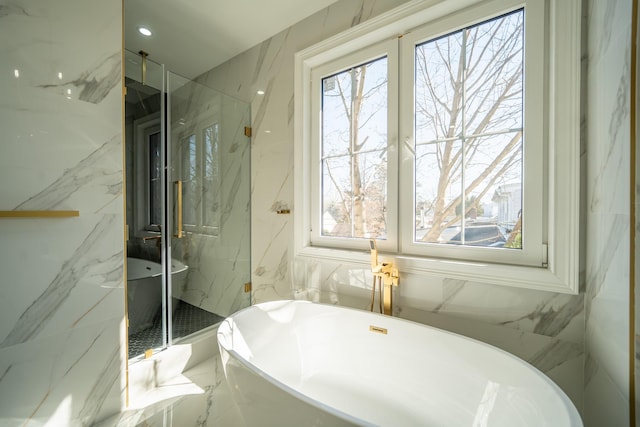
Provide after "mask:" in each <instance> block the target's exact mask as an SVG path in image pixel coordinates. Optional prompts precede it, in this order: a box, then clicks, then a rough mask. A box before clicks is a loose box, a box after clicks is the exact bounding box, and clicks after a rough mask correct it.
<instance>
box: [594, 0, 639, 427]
mask: <svg viewBox="0 0 640 427" xmlns="http://www.w3.org/2000/svg"><path fill="white" fill-rule="evenodd" d="M631 5H632V1H631V0H618V1H610V2H601V1H599V0H590V1H588V2H587V6H586V10H587V19H586V26H587V34H588V35H587V37H586V38H587V55H586V60H587V66H586V68H587V73H586V76H585V77H586V78H585V80H586V81H585V85H586V98H587V103H586V104H587V108H586V126H585V127H586V134H587V138H586V152H587V162H586V170H587V183H586V197H585V199H586V200H585V208H586V213H587V221H586V227H587V253H586V258H587V259H586V298H585V317H586V332H585V356H586V360H585V405H584V414H585V419H586V420H587V423H586V424H587V426H600V425H608V426H626V425H629V421H630V420H629V375H630V373H629V368H628V366H629V237H628V236H629V233H630V216H629V191H630V188H629V177H630V175H629V172H630V167H629V120H630V115H629V114H630V108H629V107H630V59H631V56H630V55H631V49H630V48H631V18H630V17H631Z"/></svg>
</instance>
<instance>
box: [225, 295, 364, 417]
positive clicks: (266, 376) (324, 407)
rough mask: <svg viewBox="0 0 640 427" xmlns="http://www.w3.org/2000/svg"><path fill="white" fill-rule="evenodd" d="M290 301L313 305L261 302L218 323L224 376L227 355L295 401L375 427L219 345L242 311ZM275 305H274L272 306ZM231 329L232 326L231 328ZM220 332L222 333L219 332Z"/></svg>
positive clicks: (244, 309)
mask: <svg viewBox="0 0 640 427" xmlns="http://www.w3.org/2000/svg"><path fill="white" fill-rule="evenodd" d="M292 301H298V302H301V303H303V302H304V303H309V304H315V303H313V302H311V301H303V300H277V301H268V302H263V303H258V304H253V305H250V306H249V307H245V308H243V309H242V310H239V311H237V312H235V313H233V314H232V315H230V316H228V317H227V318H225V319H224V320H222V321H221V322H220V324H219V325H218V330H217V332H216V339H217V342H218V348H219V352H220V355H221V357H222V358H223V360H222V361H223V363H222V367H223V369H224V371H225V376H226V373H227V367H226V361H225V360H224V356H223V354H224V353H225V352H226V353H229V354H230V355H232V356H233V359H234V361H236V362H238V363H240V364H241V365H242V366H243V367H244V368H246V369H248V370H249V371H251V372H252V373H254V374H255V375H258V376H259V377H261V378H262V379H264V380H266V381H268V382H269V383H270V384H272V385H273V386H274V387H277V388H279V389H280V390H283V391H284V392H286V393H288V394H290V395H292V396H293V397H295V398H296V399H300V400H302V401H303V402H305V403H307V404H309V405H311V406H313V407H315V408H317V409H320V410H322V411H325V412H328V413H329V414H331V415H333V416H335V417H337V418H340V419H342V420H344V421H347V422H350V423H353V424H354V425H359V426H366V427H376V424H373V423H370V422H368V421H365V420H362V419H360V418H357V417H354V416H353V415H350V414H348V413H346V412H344V411H341V410H339V409H336V408H334V407H333V406H329V405H327V404H326V403H323V402H320V401H318V400H316V399H312V398H311V397H309V396H307V395H306V394H303V393H301V392H299V391H297V390H296V389H294V388H293V387H290V386H289V385H287V384H285V383H283V382H282V381H279V380H277V379H276V378H274V377H273V376H271V375H269V374H268V373H267V372H265V371H263V370H262V369H260V368H258V367H257V366H255V365H253V364H252V363H250V362H249V361H247V360H246V359H245V358H244V357H241V356H240V354H239V353H238V352H236V351H235V350H230V349H228V348H226V347H225V346H224V345H223V344H221V342H220V341H221V339H220V337H221V336H222V335H221V333H224V331H225V328H227V327H230V326H229V324H230V323H231V322H230V321H229V320H230V319H231V318H232V317H233V316H235V315H237V314H240V313H242V312H244V311H247V310H249V309H251V308H254V307H256V306H264V305H271V304H273V303H277V302H292ZM273 305H275V304H273ZM321 305H329V304H321ZM231 327H232V326H231ZM221 331H222V332H221Z"/></svg>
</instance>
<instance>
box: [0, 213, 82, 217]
mask: <svg viewBox="0 0 640 427" xmlns="http://www.w3.org/2000/svg"><path fill="white" fill-rule="evenodd" d="M74 216H80V212H79V211H0V218H71V217H74Z"/></svg>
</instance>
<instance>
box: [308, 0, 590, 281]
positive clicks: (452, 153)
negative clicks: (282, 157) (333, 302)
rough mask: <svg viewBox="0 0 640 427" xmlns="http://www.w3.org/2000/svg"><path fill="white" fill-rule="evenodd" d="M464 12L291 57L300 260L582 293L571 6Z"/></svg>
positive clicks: (376, 28) (404, 9) (416, 12)
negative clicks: (379, 262)
mask: <svg viewBox="0 0 640 427" xmlns="http://www.w3.org/2000/svg"><path fill="white" fill-rule="evenodd" d="M471 3H472V4H471V5H469V2H462V1H455V0H454V1H450V2H446V4H439V5H435V6H434V5H430V4H429V2H426V1H425V2H420V3H417V2H411V4H408V5H405V6H401V7H400V8H397V9H395V10H394V11H391V12H390V13H389V14H387V15H384V16H382V17H379V18H374V19H373V20H371V21H368V22H366V23H365V24H362V25H361V26H358V27H356V28H354V29H352V30H350V31H348V32H347V33H344V34H341V35H338V36H336V37H334V38H332V39H330V40H327V41H325V42H323V43H321V44H319V45H317V46H313V47H311V48H309V49H306V50H305V51H302V52H299V53H298V54H297V55H296V67H297V71H296V79H297V80H296V97H295V100H296V106H295V107H296V110H295V113H296V121H295V123H296V137H297V138H296V140H299V141H302V144H301V145H298V144H297V145H296V148H301V149H298V150H297V151H296V162H297V163H296V166H297V168H296V204H297V205H298V206H300V205H301V206H303V209H298V210H296V217H295V221H296V254H297V255H298V256H313V257H324V258H331V259H334V260H341V261H350V262H363V261H366V253H365V252H360V253H359V252H355V251H354V250H361V251H366V249H367V248H368V244H367V242H366V241H365V239H368V238H376V239H378V247H379V248H380V249H381V251H385V252H387V253H388V254H390V255H391V256H393V257H394V258H395V259H396V260H397V262H398V265H399V267H400V269H401V271H402V270H404V271H412V272H415V273H429V274H438V275H445V276H447V277H456V278H462V279H471V280H475V281H478V280H480V281H487V282H490V283H504V284H510V285H514V286H526V287H530V288H537V289H549V290H554V291H559V292H572V293H573V292H577V278H578V276H577V266H578V260H577V250H578V240H577V238H578V227H577V212H578V193H579V188H578V182H579V179H578V176H579V175H578V164H579V154H578V153H579V152H578V149H579V144H578V136H579V132H578V130H579V113H578V112H579V60H580V56H579V35H580V31H579V22H580V10H579V7H580V2H579V1H578V0H568V1H566V2H544V1H511V0H493V1H482V0H476V1H472V2H471ZM558 3H560V4H558ZM559 22H562V23H563V24H562V28H560V27H559V24H558V23H559ZM398 34H401V35H402V36H400V37H398V36H397V35H398ZM525 76H526V78H525ZM298 166H301V167H298Z"/></svg>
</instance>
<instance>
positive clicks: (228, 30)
mask: <svg viewBox="0 0 640 427" xmlns="http://www.w3.org/2000/svg"><path fill="white" fill-rule="evenodd" d="M335 1H336V0H124V30H125V31H124V39H125V48H126V49H128V50H130V51H133V52H136V53H137V52H139V51H140V50H144V51H145V52H147V53H148V54H149V59H151V60H153V61H155V62H158V63H161V64H165V65H166V67H167V69H169V70H171V71H173V72H175V73H177V74H180V75H182V76H184V77H188V78H194V77H197V76H199V75H200V74H202V73H203V72H205V71H208V70H210V69H211V68H213V67H215V66H217V65H220V64H222V63H223V62H225V61H227V60H228V59H231V58H233V57H234V56H235V55H237V54H239V53H241V52H243V51H245V50H247V49H249V48H250V47H253V46H255V45H256V44H258V43H260V42H262V41H264V40H266V39H268V38H269V37H271V36H273V35H275V34H277V33H279V32H280V31H282V30H284V29H286V28H288V27H290V26H291V25H293V24H295V23H296V22H298V21H301V20H302V19H304V18H306V17H307V16H309V15H311V14H313V13H315V12H317V11H319V10H321V9H323V8H325V7H327V6H329V5H330V4H332V3H334V2H335ZM139 26H145V27H148V28H149V29H150V30H151V31H152V32H153V35H151V36H150V37H144V36H142V35H141V34H140V33H139V32H138V27H139Z"/></svg>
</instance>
